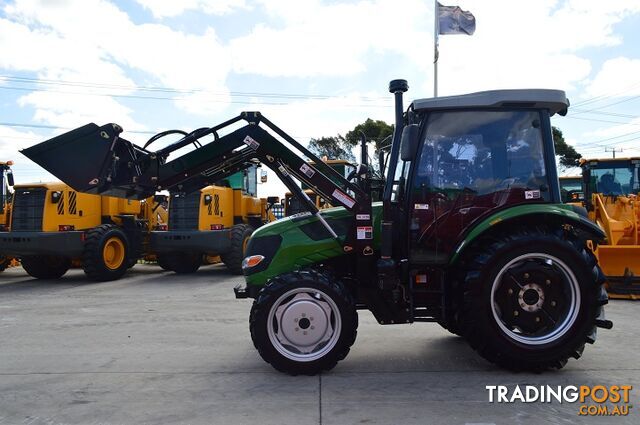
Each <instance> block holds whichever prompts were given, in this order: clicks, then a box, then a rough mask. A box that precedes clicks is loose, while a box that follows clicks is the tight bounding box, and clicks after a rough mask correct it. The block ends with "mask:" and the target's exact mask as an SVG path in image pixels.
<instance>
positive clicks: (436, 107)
mask: <svg viewBox="0 0 640 425" xmlns="http://www.w3.org/2000/svg"><path fill="white" fill-rule="evenodd" d="M516 98H519V99H527V98H532V99H538V100H537V101H531V102H511V101H510V99H516ZM566 106H567V105H566V98H565V97H564V93H562V92H556V91H552V90H503V91H494V92H483V93H475V94H471V95H464V96H452V97H450V98H438V99H425V100H420V101H415V102H413V104H412V105H411V107H410V109H409V111H408V113H407V114H405V124H406V126H405V128H404V130H403V137H402V140H401V146H400V151H401V153H400V161H399V163H398V164H397V167H396V173H395V176H396V177H395V179H394V190H393V192H392V195H391V202H392V204H394V207H395V208H394V209H395V210H396V211H398V212H397V213H396V215H398V214H399V215H401V216H404V217H407V216H408V219H404V222H405V223H406V225H405V228H404V229H403V230H402V232H401V234H404V235H406V238H403V239H404V240H409V252H408V254H409V255H408V257H409V259H410V260H411V262H412V263H415V264H425V265H428V264H443V263H446V262H447V261H448V260H449V259H450V258H451V256H452V255H453V254H454V249H455V247H456V244H457V243H458V242H459V241H460V238H461V237H462V236H463V235H465V234H466V233H467V232H469V231H470V230H471V229H472V228H473V226H474V224H475V223H477V222H478V221H479V220H481V219H483V218H486V217H488V216H489V215H491V214H494V213H496V212H497V211H500V210H506V209H508V208H511V207H514V206H518V205H526V204H536V203H559V202H560V190H559V186H558V177H557V173H556V167H555V152H554V147H553V139H552V134H551V125H550V120H549V117H550V115H551V114H553V113H554V112H558V111H559V110H562V109H563V108H566ZM401 221H402V220H396V222H401Z"/></svg>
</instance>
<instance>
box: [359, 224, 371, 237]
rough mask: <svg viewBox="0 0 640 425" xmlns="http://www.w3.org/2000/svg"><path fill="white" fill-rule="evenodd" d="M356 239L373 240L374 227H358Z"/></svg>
mask: <svg viewBox="0 0 640 425" xmlns="http://www.w3.org/2000/svg"><path fill="white" fill-rule="evenodd" d="M356 237H357V238H358V239H373V226H358V231H357V233H356Z"/></svg>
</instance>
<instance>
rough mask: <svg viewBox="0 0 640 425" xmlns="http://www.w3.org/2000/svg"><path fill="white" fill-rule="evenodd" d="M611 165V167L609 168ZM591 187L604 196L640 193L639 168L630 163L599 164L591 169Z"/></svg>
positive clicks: (593, 190)
mask: <svg viewBox="0 0 640 425" xmlns="http://www.w3.org/2000/svg"><path fill="white" fill-rule="evenodd" d="M607 165H610V167H607ZM589 186H590V189H591V191H592V192H596V193H602V194H604V195H610V196H611V195H613V196H616V195H628V194H630V193H637V192H638V191H640V189H639V187H638V176H637V168H636V166H635V165H634V164H631V163H629V162H626V163H620V164H606V163H601V164H598V168H592V169H591V175H590V178H589Z"/></svg>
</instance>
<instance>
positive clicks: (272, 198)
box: [267, 196, 280, 205]
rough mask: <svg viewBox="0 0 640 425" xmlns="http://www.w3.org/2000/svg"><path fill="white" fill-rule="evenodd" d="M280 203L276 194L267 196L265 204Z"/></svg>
mask: <svg viewBox="0 0 640 425" xmlns="http://www.w3.org/2000/svg"><path fill="white" fill-rule="evenodd" d="M279 203H280V198H278V197H277V196H267V204H269V205H275V204H279Z"/></svg>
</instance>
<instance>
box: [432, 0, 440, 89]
mask: <svg viewBox="0 0 640 425" xmlns="http://www.w3.org/2000/svg"><path fill="white" fill-rule="evenodd" d="M433 3H434V12H433V15H434V24H433V97H438V33H439V32H440V28H439V24H440V22H439V19H438V0H433Z"/></svg>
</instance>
